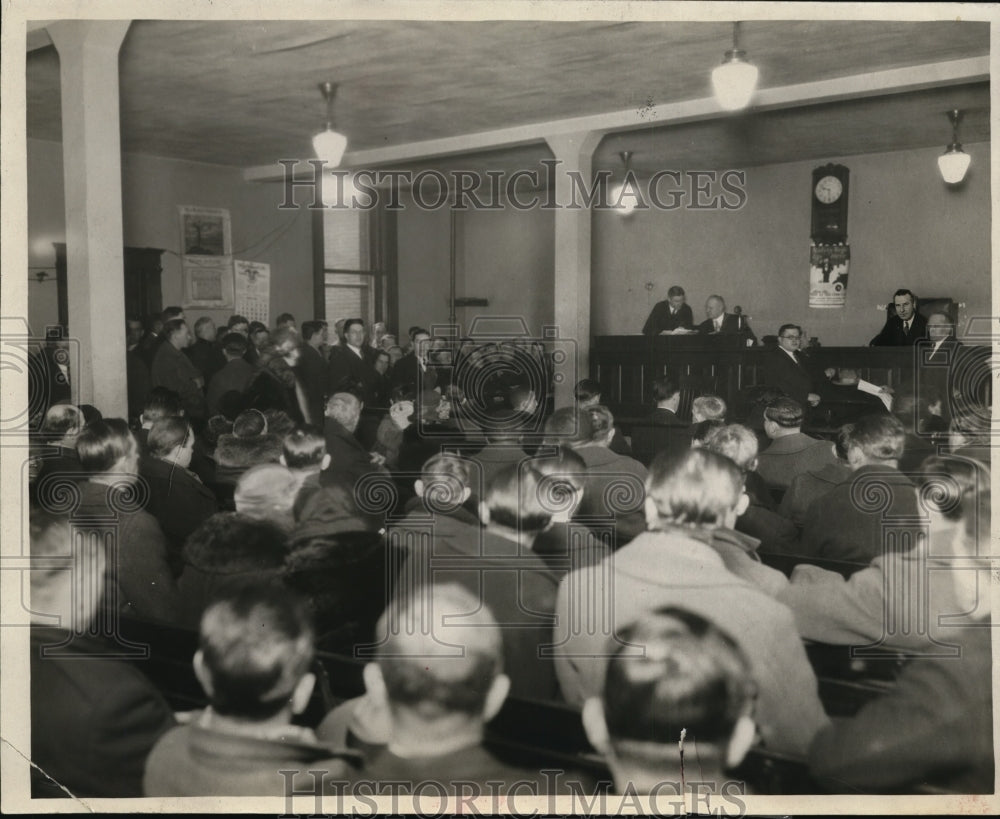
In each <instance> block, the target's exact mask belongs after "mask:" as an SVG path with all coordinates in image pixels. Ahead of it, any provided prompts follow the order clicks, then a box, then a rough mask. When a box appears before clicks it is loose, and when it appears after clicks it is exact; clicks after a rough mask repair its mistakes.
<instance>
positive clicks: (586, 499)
mask: <svg viewBox="0 0 1000 819" xmlns="http://www.w3.org/2000/svg"><path fill="white" fill-rule="evenodd" d="M586 413H587V416H588V418H589V421H590V424H589V428H590V440H583V441H580V442H578V443H575V444H573V445H572V446H573V448H574V449H575V450H576V452H577V454H578V455H579V456H580V457H581V458H583V460H584V463H586V464H587V488H586V491H585V492H584V493H583V502H582V503H581V504H580V509H579V510H578V516H580V517H593V516H596V517H601V516H604V517H607V516H609V515H611V516H613V517H614V522H615V542H616V544H617V545H618V546H622V545H623V544H625V543H628V542H629V541H630V540H631V539H632V538H633V537H635V536H636V535H638V534H640V533H641V532H642V531H643V530H644V529H645V523H644V521H643V515H642V485H643V483H644V482H645V480H646V467H645V466H643V465H642V464H641V463H640V462H639V461H637V460H635V459H634V458H630V457H628V456H627V455H618V454H617V453H615V452H612V451H611V449H610V448H609V446H608V444H609V442H610V440H611V436H612V435H613V434H614V425H615V419H614V416H613V415H612V414H611V410H609V409H608V408H607V407H605V406H601V405H599V404H598V405H596V406H593V407H590V408H589V409H587V410H586ZM556 415H558V413H555V414H553V415H552V416H551V418H550V421H552V420H553V419H555V418H556ZM586 430H587V427H586V426H584V427H582V428H581V431H582V432H586Z"/></svg>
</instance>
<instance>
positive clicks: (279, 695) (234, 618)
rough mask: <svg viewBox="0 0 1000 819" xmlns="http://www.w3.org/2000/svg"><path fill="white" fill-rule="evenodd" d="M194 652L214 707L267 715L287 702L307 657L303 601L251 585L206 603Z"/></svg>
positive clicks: (253, 717) (309, 646) (227, 712)
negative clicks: (208, 603)
mask: <svg viewBox="0 0 1000 819" xmlns="http://www.w3.org/2000/svg"><path fill="white" fill-rule="evenodd" d="M199 654H200V656H201V658H202V664H203V667H204V669H205V671H206V672H207V673H208V675H209V677H210V680H211V691H210V692H209V700H210V703H211V706H212V710H213V711H215V712H216V713H218V714H220V715H222V716H227V717H232V718H236V719H244V720H248V721H260V720H266V719H269V718H271V717H273V716H275V715H276V714H278V713H279V712H280V711H282V709H285V708H287V707H289V700H290V698H291V696H292V694H293V692H294V690H295V687H296V686H297V685H298V683H299V680H301V678H302V676H303V675H304V674H305V673H306V672H307V671H308V669H309V666H310V664H311V663H312V659H313V630H312V625H311V624H310V622H309V616H308V612H307V610H306V607H305V605H304V604H303V603H302V601H300V600H299V599H298V598H296V597H295V596H293V595H292V594H291V593H290V592H288V591H286V590H284V589H280V588H276V587H270V586H268V587H258V586H251V587H247V588H244V589H242V590H240V591H238V592H236V593H235V594H232V595H229V596H226V597H223V598H222V599H219V600H217V601H216V602H214V603H212V604H211V605H210V606H209V607H208V608H207V609H206V610H205V613H204V615H202V618H201V642H200V648H199Z"/></svg>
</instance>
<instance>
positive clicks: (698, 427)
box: [691, 420, 726, 446]
mask: <svg viewBox="0 0 1000 819" xmlns="http://www.w3.org/2000/svg"><path fill="white" fill-rule="evenodd" d="M725 425H726V422H725V421H716V420H708V421H698V422H697V423H694V424H691V446H704V445H705V442H706V441H707V440H708V437H709V436H710V435H711V434H712V433H713V432H714V431H715V430H717V429H721V428H722V427H724V426H725Z"/></svg>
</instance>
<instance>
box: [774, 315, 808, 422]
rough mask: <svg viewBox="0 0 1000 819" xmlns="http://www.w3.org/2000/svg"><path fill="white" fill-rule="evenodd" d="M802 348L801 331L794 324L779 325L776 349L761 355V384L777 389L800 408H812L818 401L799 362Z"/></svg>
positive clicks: (804, 368)
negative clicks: (807, 405)
mask: <svg viewBox="0 0 1000 819" xmlns="http://www.w3.org/2000/svg"><path fill="white" fill-rule="evenodd" d="M801 347H802V328H801V327H799V326H798V325H797V324H782V325H781V328H780V329H779V330H778V346H777V347H775V348H774V349H772V350H767V351H766V352H765V353H764V355H763V362H762V363H763V368H764V372H763V375H764V381H763V383H764V384H766V385H767V386H769V387H776V388H777V389H779V390H781V391H782V392H784V393H785V395H787V396H788V397H789V398H794V399H795V400H796V401H798V402H799V403H800V404H802V405H803V406H805V405H806V404H809V405H810V406H812V407H815V406H816V405H817V404H818V403H819V401H820V397H819V395H818V394H817V392H816V390H815V389H814V388H813V382H812V376H811V375H810V374H809V372H808V370H806V367H805V363H804V362H803V360H802V356H801V354H800V352H799V349H800V348H801Z"/></svg>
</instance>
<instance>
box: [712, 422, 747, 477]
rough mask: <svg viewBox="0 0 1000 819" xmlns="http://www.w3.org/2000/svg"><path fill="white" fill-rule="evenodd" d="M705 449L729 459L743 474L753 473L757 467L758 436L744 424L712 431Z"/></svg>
mask: <svg viewBox="0 0 1000 819" xmlns="http://www.w3.org/2000/svg"><path fill="white" fill-rule="evenodd" d="M705 449H707V450H709V451H710V452H715V453H717V454H719V455H724V456H725V457H727V458H729V460H731V461H732V462H733V463H734V464H736V466H738V467H739V468H740V470H741V471H743V472H752V471H753V469H754V468H755V466H756V463H755V462H756V459H757V436H756V435H754V434H753V431H752V430H750V429H748V428H747V427H745V426H743V425H742V424H729V425H728V426H722V427H719V428H717V429H714V430H712V432H710V433H709V435H708V437H707V438H706V439H705Z"/></svg>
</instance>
